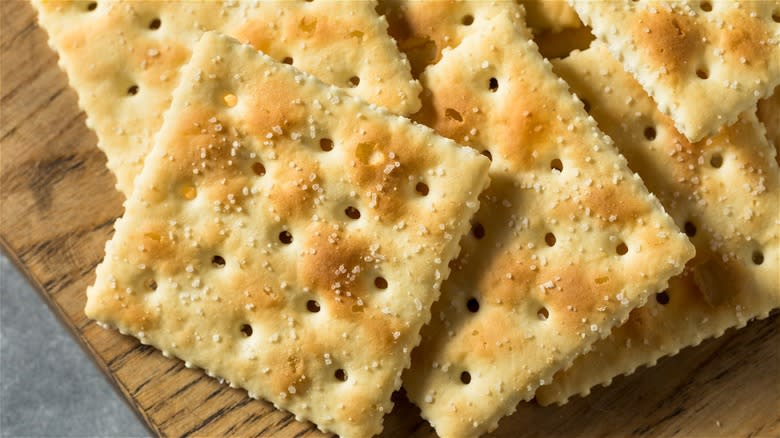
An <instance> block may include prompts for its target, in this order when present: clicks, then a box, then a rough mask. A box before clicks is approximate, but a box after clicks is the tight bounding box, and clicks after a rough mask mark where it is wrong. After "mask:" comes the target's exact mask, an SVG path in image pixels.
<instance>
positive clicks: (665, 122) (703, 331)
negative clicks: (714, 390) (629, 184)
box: [536, 44, 780, 404]
mask: <svg viewBox="0 0 780 438" xmlns="http://www.w3.org/2000/svg"><path fill="white" fill-rule="evenodd" d="M554 66H555V71H556V73H558V74H560V75H561V77H563V78H564V79H565V80H566V81H568V83H569V84H570V86H571V88H572V90H573V91H574V92H575V93H576V94H577V95H578V96H580V97H581V98H582V99H584V100H585V101H587V102H588V105H589V107H590V113H591V114H592V115H593V117H594V118H595V119H596V121H597V122H598V124H599V127H600V128H601V129H602V130H604V132H606V133H607V134H608V135H609V136H610V137H612V138H613V139H614V140H615V144H616V145H617V146H618V148H619V149H620V151H621V152H622V153H623V155H624V156H625V157H626V158H627V159H628V164H629V166H630V167H631V168H632V169H633V170H635V171H636V172H638V173H639V175H640V176H641V177H642V179H643V180H644V181H645V184H647V187H648V188H649V189H650V191H652V192H653V193H654V194H655V195H656V196H658V198H659V199H660V200H661V203H662V204H663V205H664V206H665V207H666V209H667V211H668V212H669V214H670V215H671V216H672V217H673V218H674V219H675V222H677V224H678V225H679V226H680V227H681V228H683V229H684V230H685V231H686V233H687V234H688V235H689V236H690V237H691V240H692V241H693V243H694V245H695V246H696V257H695V258H694V259H693V260H692V261H691V262H690V263H689V265H688V268H687V269H686V271H685V273H684V274H683V275H680V276H678V277H675V278H674V279H672V280H671V281H670V284H669V288H668V289H667V290H665V291H663V292H661V291H659V292H660V293H659V294H657V295H656V299H652V300H650V302H649V303H648V304H647V305H645V306H644V307H642V308H639V309H635V310H634V311H633V312H631V316H630V317H629V318H628V322H626V323H625V324H624V325H623V326H621V327H618V328H616V329H614V330H613V331H612V334H611V335H610V336H609V337H607V338H606V339H603V340H601V341H599V342H597V343H596V344H594V346H593V349H592V350H591V351H590V352H589V353H587V354H585V355H583V356H581V357H579V358H577V359H576V360H575V361H574V364H573V365H572V367H571V368H569V369H568V370H566V371H561V372H558V373H557V374H556V375H555V377H554V378H553V381H552V384H550V385H548V386H544V387H542V388H540V389H539V390H538V391H537V393H536V399H537V400H538V401H539V402H540V403H542V404H551V403H560V404H562V403H564V402H565V401H566V400H567V399H568V398H569V397H570V396H571V395H573V394H583V395H585V394H588V393H589V392H590V388H591V387H593V386H595V385H597V384H606V383H609V382H611V381H612V379H613V378H614V377H615V376H618V375H621V374H628V373H631V372H633V371H634V370H635V369H636V368H637V367H639V366H642V365H653V364H655V363H656V361H657V360H658V359H659V358H661V357H663V356H666V355H671V354H676V353H677V352H678V351H680V349H681V348H684V347H687V346H691V345H697V344H698V343H700V342H701V341H702V340H704V339H706V338H709V337H713V336H720V335H721V334H723V332H724V331H725V330H726V329H728V328H731V327H742V326H744V325H745V324H746V323H747V322H748V321H749V320H750V319H751V318H763V317H766V316H767V315H768V314H769V312H770V311H771V310H772V309H774V308H777V307H780V169H778V166H777V162H776V161H775V160H774V155H775V151H774V150H773V148H772V147H771V146H770V145H769V144H768V143H767V141H766V139H765V138H764V134H763V130H762V129H761V126H760V125H759V123H758V120H757V119H756V116H755V113H754V112H753V111H747V112H745V113H743V114H742V115H741V116H740V118H739V120H738V121H737V123H735V124H734V125H732V126H730V127H728V128H724V129H722V130H721V131H720V132H719V133H718V134H717V135H715V136H713V137H710V138H706V139H703V140H701V141H699V142H697V143H693V144H692V143H690V142H689V141H687V140H686V139H685V137H683V136H682V135H681V134H679V133H678V132H677V131H676V130H675V128H674V123H673V122H672V120H670V119H669V118H668V117H666V116H665V115H663V114H661V113H660V112H659V111H658V110H657V108H656V106H655V104H654V102H653V100H652V99H651V98H650V96H648V95H647V94H646V93H645V92H644V90H642V87H641V86H640V85H639V84H638V83H637V82H636V81H635V80H634V78H633V77H632V76H631V75H629V74H628V73H626V72H625V71H624V70H623V68H622V66H621V65H620V63H619V62H618V61H617V60H615V59H614V58H613V57H612V56H610V54H609V52H608V51H607V49H606V48H605V47H604V46H603V45H600V44H598V45H594V47H592V48H591V49H589V50H587V51H584V52H580V53H575V54H573V55H571V56H570V57H569V58H567V59H565V60H561V61H554Z"/></svg>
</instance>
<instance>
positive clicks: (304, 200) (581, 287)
mask: <svg viewBox="0 0 780 438" xmlns="http://www.w3.org/2000/svg"><path fill="white" fill-rule="evenodd" d="M33 3H34V5H35V7H36V8H37V10H38V14H39V20H40V23H41V25H42V26H43V27H44V28H46V29H47V31H48V32H49V35H50V44H51V46H52V48H53V49H55V50H56V51H57V52H58V53H59V55H60V62H61V66H62V68H63V69H64V70H65V71H66V72H67V74H68V77H69V80H70V83H71V85H72V86H73V87H74V88H75V89H76V91H77V92H78V94H79V103H80V105H81V107H82V108H83V109H84V111H85V112H86V114H87V123H88V125H89V126H90V127H91V128H92V129H94V130H95V132H96V133H97V136H98V139H99V143H98V147H100V148H101V150H103V151H104V152H105V154H106V156H107V158H108V161H107V163H108V167H109V168H110V169H111V170H112V171H113V173H114V174H115V175H116V178H117V189H118V190H119V191H121V192H122V193H123V194H124V195H125V196H126V198H127V201H126V203H125V212H124V216H123V217H122V218H121V219H119V220H118V221H117V222H116V224H115V229H116V231H115V234H114V237H113V238H112V239H111V240H110V241H109V242H108V243H107V244H106V255H105V259H104V261H103V263H102V264H100V265H99V266H98V268H97V278H96V280H95V284H94V285H93V286H92V287H90V288H89V289H88V290H87V297H88V301H87V307H86V313H87V315H88V316H89V317H90V318H92V319H94V320H96V321H98V323H99V324H102V325H104V326H106V327H107V328H114V329H118V330H119V331H120V332H122V333H125V334H129V335H132V336H135V337H136V338H138V339H139V340H140V341H141V342H142V343H144V344H150V345H153V346H155V347H157V348H159V349H160V350H161V351H162V352H163V354H165V355H170V356H174V357H177V358H180V359H181V360H183V361H185V363H186V364H187V366H192V367H198V368H202V369H203V370H204V371H205V372H206V373H208V374H209V375H211V376H214V377H217V378H220V379H224V380H225V381H226V382H227V383H229V384H230V385H231V386H237V387H241V388H244V389H246V390H247V392H248V396H249V397H252V398H260V399H264V400H268V401H270V402H272V403H273V404H274V405H275V406H276V407H278V408H279V409H284V410H287V411H289V412H291V413H293V414H294V415H295V417H296V418H297V419H299V420H308V421H311V422H313V423H315V424H316V425H317V426H318V427H319V428H320V429H321V430H323V431H328V432H333V433H336V434H339V435H341V436H345V437H352V436H356V437H358V436H371V435H374V434H377V433H379V432H380V431H381V430H382V419H383V417H384V415H385V414H386V413H389V412H390V411H391V409H392V402H391V393H392V392H393V391H395V390H397V389H399V388H400V387H401V386H402V385H403V387H404V388H405V389H406V393H407V394H408V397H409V399H410V400H411V401H412V402H413V403H415V404H416V405H417V406H419V408H420V410H421V413H422V416H423V417H424V418H425V419H427V420H428V421H429V422H430V423H431V424H432V425H433V427H434V428H435V429H436V432H437V433H438V434H439V435H440V436H442V437H461V436H478V435H481V434H483V433H486V432H488V431H491V430H493V429H495V428H496V427H497V426H498V421H499V420H500V419H501V418H502V417H503V416H506V415H508V414H510V413H512V412H513V411H514V410H515V408H516V406H517V405H518V403H520V402H522V401H524V400H531V399H532V398H534V397H535V398H536V400H537V401H538V402H540V403H541V404H545V405H546V404H551V403H559V404H561V403H565V402H566V401H567V399H569V398H570V397H571V396H573V395H576V394H581V395H585V394H588V393H589V391H590V388H592V387H593V386H595V385H599V384H608V383H609V382H610V381H611V380H612V379H613V378H614V377H615V376H618V375H621V374H626V373H631V372H633V371H634V370H635V369H636V368H637V367H639V366H642V365H652V364H654V363H655V362H656V361H657V360H658V359H659V358H660V357H662V356H666V355H671V354H675V353H677V352H678V351H679V350H680V349H681V348H684V347H686V346H691V345H696V344H698V343H699V342H701V341H702V340H703V339H705V338H708V337H714V336H719V335H721V334H722V333H723V332H724V331H725V330H727V329H729V328H732V327H742V326H744V325H745V324H746V323H747V322H748V321H750V320H751V319H755V318H763V317H766V316H768V314H769V312H770V311H771V310H773V309H775V308H777V307H780V273H779V272H778V267H779V266H780V242H779V240H780V235H779V234H780V205H779V203H780V195H779V193H780V169H779V168H778V161H777V159H778V158H777V157H778V154H777V149H778V146H779V145H780V119H778V117H779V116H778V114H780V113H779V112H778V107H779V106H780V97H778V96H780V91H778V92H775V88H776V87H777V86H778V84H780V2H777V1H764V2H747V1H746V2H734V1H730V0H729V1H719V0H712V1H677V2H671V3H669V2H652V1H644V0H643V1H631V0H624V1H612V2H588V1H582V2H580V1H572V2H571V5H568V4H565V3H562V2H558V1H544V0H526V1H522V2H519V3H514V2H495V3H488V2H476V1H475V2H446V3H445V2H418V1H407V0H382V1H380V2H379V4H376V3H375V2H350V3H344V2H330V1H326V0H315V1H301V2H283V3H281V2H280V3H276V2H260V1H252V2H248V1H247V2H243V1H222V2H221V1H203V2H134V1H109V0H97V1H46V0H33ZM583 23H584V24H585V25H587V26H588V27H585V26H584V25H583ZM594 36H595V38H594ZM537 43H538V45H537ZM539 47H541V48H542V52H540V49H539ZM542 53H544V54H542ZM548 58H549V59H548ZM553 58H556V59H553ZM773 93H774V94H773ZM762 99H763V100H762ZM759 101H760V102H759ZM757 108H758V110H757Z"/></svg>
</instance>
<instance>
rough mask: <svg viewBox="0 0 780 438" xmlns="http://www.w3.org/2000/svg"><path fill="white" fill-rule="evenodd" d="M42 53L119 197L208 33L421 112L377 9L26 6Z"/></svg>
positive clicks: (214, 4)
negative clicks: (63, 77)
mask: <svg viewBox="0 0 780 438" xmlns="http://www.w3.org/2000/svg"><path fill="white" fill-rule="evenodd" d="M33 5H35V7H36V9H37V10H38V17H39V21H40V23H41V25H42V26H43V27H44V28H45V29H46V30H47V32H48V33H49V36H50V38H49V45H50V46H51V47H52V48H53V49H54V50H56V51H57V52H58V53H59V56H60V65H61V66H62V68H63V69H64V70H65V71H66V72H67V74H68V78H69V80H70V84H71V85H72V86H73V88H75V89H76V91H77V92H78V95H79V105H80V106H81V107H82V108H83V109H84V111H85V112H86V114H87V125H88V126H89V127H90V128H92V129H93V130H95V132H96V133H97V137H98V147H99V148H100V149H101V150H102V151H103V152H105V154H106V157H107V158H108V168H109V169H110V170H111V171H112V172H113V173H114V175H116V178H117V188H118V189H119V190H120V191H121V192H122V193H124V194H125V195H126V196H129V194H130V193H131V192H132V188H133V180H134V179H135V177H136V176H137V175H138V174H139V173H140V172H141V168H142V166H143V160H144V157H145V156H146V154H147V153H148V152H149V150H150V149H151V147H152V144H153V139H154V135H156V133H157V131H159V129H160V126H161V125H162V120H163V113H164V112H165V110H166V109H168V107H169V106H170V103H171V94H172V92H173V89H174V87H175V86H176V84H177V81H178V71H179V69H180V67H181V66H182V65H184V63H186V62H187V59H188V58H189V56H190V52H191V50H192V46H193V45H194V44H195V43H196V42H197V41H198V38H200V36H201V35H202V34H203V32H204V31H207V30H218V31H220V32H223V33H226V34H228V35H232V36H235V37H236V38H238V39H239V40H241V41H242V42H249V43H251V44H252V45H253V46H255V48H257V49H258V50H262V51H263V52H264V53H266V54H268V55H270V56H272V57H274V58H276V59H277V60H280V61H281V60H285V62H289V63H292V64H294V65H295V66H296V67H297V68H299V69H300V70H303V71H306V72H308V73H311V74H313V75H315V76H317V77H318V78H320V79H322V80H323V81H325V82H327V83H329V84H332V85H336V86H340V87H345V88H350V93H352V94H354V95H356V96H359V97H361V98H364V99H365V100H367V101H369V102H371V103H375V104H377V105H380V106H384V107H387V108H388V109H390V110H391V111H393V112H396V113H400V114H408V113H412V112H414V111H416V110H417V109H418V108H419V106H420V101H419V98H418V94H419V92H420V88H419V84H418V83H417V82H416V81H414V80H413V79H412V77H411V73H410V70H409V65H408V62H407V61H406V59H405V58H404V57H403V56H402V55H401V54H400V53H399V52H398V49H397V47H396V45H395V41H393V40H392V38H390V36H389V35H388V34H387V22H386V21H385V20H384V19H383V18H381V17H379V16H378V15H377V13H376V11H375V10H374V8H375V5H376V3H375V2H369V1H365V2H353V3H350V4H349V7H345V6H344V4H343V3H341V2H330V1H319V0H318V1H315V2H303V1H300V2H284V3H283V4H281V3H276V2H268V1H260V2H258V1H253V2H235V1H224V2H222V1H186V2H185V1H172V2H165V1H104V0H99V1H46V0H33Z"/></svg>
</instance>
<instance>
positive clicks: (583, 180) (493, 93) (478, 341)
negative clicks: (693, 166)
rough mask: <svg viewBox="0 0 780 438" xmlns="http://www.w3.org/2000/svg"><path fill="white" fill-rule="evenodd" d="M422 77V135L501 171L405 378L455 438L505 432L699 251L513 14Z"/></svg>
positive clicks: (480, 28)
mask: <svg viewBox="0 0 780 438" xmlns="http://www.w3.org/2000/svg"><path fill="white" fill-rule="evenodd" d="M474 17H475V20H474V22H473V23H472V24H471V26H470V29H471V33H470V34H468V35H465V36H464V38H463V39H462V41H461V42H460V43H459V45H457V46H456V47H454V48H452V49H447V50H444V52H443V54H442V58H441V60H440V61H439V62H438V63H436V64H434V65H432V66H430V67H428V68H427V69H426V70H425V72H424V73H423V75H422V76H421V82H422V84H423V88H424V91H423V109H422V110H421V111H420V112H419V113H418V114H416V115H415V119H416V120H417V121H419V122H421V123H424V124H427V125H429V126H431V127H433V128H434V129H435V130H436V131H437V132H439V133H441V134H443V135H445V136H447V137H449V138H452V139H454V140H456V141H458V142H461V143H463V144H467V145H469V146H471V147H473V148H475V149H476V150H478V151H480V152H481V153H483V154H484V155H486V156H488V157H490V158H491V160H492V163H491V167H490V176H491V183H490V186H489V188H488V189H487V190H486V191H485V192H484V193H483V194H482V195H481V207H480V210H479V211H478V212H477V214H476V215H475V217H474V219H473V221H472V227H471V232H470V233H469V235H468V236H466V237H464V239H463V240H462V242H461V245H462V251H461V253H460V255H459V257H458V258H457V259H456V260H455V261H453V262H452V263H451V266H452V270H453V271H452V274H451V276H450V278H449V280H447V281H446V282H445V283H444V285H443V289H442V297H441V299H440V301H438V302H437V303H436V304H435V305H434V307H433V310H432V318H431V323H430V324H429V325H428V326H427V327H426V328H424V329H423V341H422V343H421V345H420V346H419V347H418V348H417V349H416V350H415V351H414V352H413V365H412V368H410V369H409V370H407V372H406V373H405V374H404V377H403V379H404V387H405V389H406V391H407V394H408V395H409V398H410V399H411V400H412V401H413V402H414V403H415V404H416V405H418V406H419V407H420V409H421V413H422V416H423V417H424V418H426V419H427V420H428V421H430V422H431V424H432V425H433V426H434V427H435V428H436V431H437V433H438V434H439V435H440V436H443V437H460V436H476V435H479V434H482V433H484V432H486V431H489V430H491V429H493V428H495V427H496V426H497V423H498V420H499V419H500V418H502V417H503V416H505V415H507V414H509V413H511V412H513V411H514V409H515V407H516V405H517V404H518V402H520V401H521V400H528V399H530V398H532V397H533V395H534V392H535V390H536V388H537V387H538V386H540V385H542V384H545V383H547V382H549V381H550V379H551V377H552V375H553V373H555V372H556V371H557V370H558V369H561V368H564V367H566V366H567V365H568V364H570V363H571V361H572V360H574V358H575V357H576V356H577V355H579V354H581V353H583V352H584V351H586V350H587V348H588V346H589V345H590V344H591V343H593V342H595V341H596V340H597V339H599V338H601V337H604V336H606V335H608V334H609V332H610V329H611V328H612V327H613V326H615V325H617V324H619V323H621V322H622V321H624V320H625V319H626V318H627V317H628V314H629V312H630V311H631V309H633V308H635V307H637V306H640V305H642V304H644V303H645V301H646V299H647V298H648V297H649V296H652V295H653V294H655V292H657V291H659V290H662V289H664V288H666V286H667V280H668V279H669V278H670V277H673V276H674V275H677V274H679V273H680V272H681V271H682V269H683V267H684V264H685V262H686V261H688V260H689V259H690V258H691V257H692V256H693V247H692V245H691V244H690V243H689V242H688V240H687V238H686V237H685V236H684V235H683V234H682V233H681V232H680V231H679V229H678V228H677V226H676V225H675V224H674V222H673V221H672V219H671V218H670V217H669V216H668V215H666V213H664V211H663V209H662V207H661V206H660V204H659V203H658V201H657V199H655V198H654V197H653V196H652V195H650V194H649V193H648V191H647V189H646V188H645V186H644V185H643V184H642V182H641V180H639V178H638V177H637V176H635V175H634V174H633V173H632V172H631V171H630V170H629V169H628V167H627V166H626V162H625V160H624V159H623V158H622V157H621V156H620V155H619V154H618V153H617V151H616V150H615V148H614V147H613V145H612V143H611V140H610V139H609V138H608V137H607V136H606V135H604V134H603V133H602V132H601V131H599V130H598V128H597V127H596V125H595V122H594V121H593V120H592V119H591V118H589V117H588V114H587V113H586V112H585V111H584V110H583V108H582V104H581V103H580V102H579V101H578V100H577V99H576V98H575V97H573V96H572V95H571V94H569V92H568V91H567V87H566V84H565V83H564V82H563V81H562V80H560V79H559V78H557V77H556V76H555V75H554V74H553V73H552V68H551V66H550V64H549V63H548V62H547V61H546V60H544V58H542V56H541V55H540V54H539V53H538V51H537V49H536V46H535V44H534V43H533V42H532V41H530V38H531V35H530V32H529V31H528V30H527V29H526V28H525V27H524V25H523V22H522V14H521V10H520V9H517V8H514V7H508V6H506V5H504V11H503V12H501V13H500V14H498V15H494V16H492V17H488V18H480V17H485V15H483V14H480V13H479V12H477V13H475V14H474Z"/></svg>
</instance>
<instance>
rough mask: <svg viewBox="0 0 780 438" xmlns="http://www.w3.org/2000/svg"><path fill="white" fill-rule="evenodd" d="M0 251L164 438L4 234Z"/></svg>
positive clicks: (146, 423)
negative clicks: (17, 254) (20, 257)
mask: <svg viewBox="0 0 780 438" xmlns="http://www.w3.org/2000/svg"><path fill="white" fill-rule="evenodd" d="M0 250H2V252H3V254H4V255H5V256H6V257H7V258H8V260H10V261H11V263H12V264H13V265H14V267H15V268H16V269H18V270H19V272H20V273H21V274H22V276H23V277H24V278H25V280H27V282H28V283H29V284H30V285H31V286H32V288H33V289H34V290H35V291H36V292H37V293H38V296H40V297H41V299H42V300H43V302H44V303H46V306H47V307H48V308H49V310H51V312H52V313H53V314H54V316H55V318H56V319H57V320H58V322H59V323H60V324H62V325H63V326H65V327H66V328H67V329H68V330H67V331H68V333H69V334H70V336H71V337H72V338H73V339H74V340H75V341H76V344H77V345H78V346H79V347H80V348H81V350H82V351H83V352H84V354H85V355H86V356H88V357H89V359H90V362H92V363H93V364H94V365H95V366H96V367H97V369H98V370H100V373H101V374H102V375H103V377H104V378H105V379H106V380H107V381H108V382H109V383H110V386H111V388H112V389H113V390H114V391H116V392H117V393H118V394H119V395H120V398H121V399H122V400H123V401H124V402H125V403H126V404H127V405H128V407H130V409H131V411H132V412H133V413H134V414H135V416H136V417H137V418H138V419H139V420H141V422H142V423H143V424H144V426H145V427H146V428H147V430H149V431H150V432H152V433H153V434H155V435H157V436H163V433H162V430H161V429H160V428H159V427H158V426H157V425H156V424H154V422H153V421H152V420H151V418H149V417H148V416H147V415H146V413H145V412H144V411H143V410H142V409H140V407H139V406H138V405H137V404H136V403H134V399H133V398H132V396H131V395H130V392H129V391H128V389H127V388H126V387H125V386H124V385H123V384H122V382H120V381H119V380H117V378H116V376H115V375H114V374H113V373H112V372H111V371H110V370H109V369H108V368H107V366H106V363H105V362H103V361H101V360H100V359H98V357H99V356H98V353H97V351H95V349H94V348H93V347H92V344H90V343H89V340H87V338H85V337H84V336H83V335H82V333H81V332H80V331H79V330H78V328H77V327H76V326H75V325H74V324H73V323H72V321H71V320H70V319H69V318H68V316H67V315H66V314H65V311H64V310H62V308H61V307H60V306H59V304H58V303H57V302H56V301H55V300H53V299H52V298H51V296H49V294H47V293H46V290H45V288H44V287H43V285H42V284H41V283H40V281H38V279H37V278H35V276H34V275H33V274H32V273H31V272H30V270H29V269H27V266H26V265H25V264H24V262H22V261H21V260H20V259H19V258H18V257H17V256H16V252H15V251H14V250H13V247H12V246H11V244H10V243H8V241H7V240H6V238H5V236H4V235H3V234H0Z"/></svg>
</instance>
